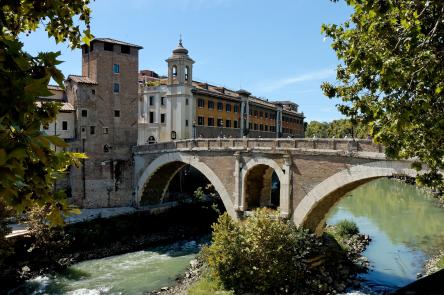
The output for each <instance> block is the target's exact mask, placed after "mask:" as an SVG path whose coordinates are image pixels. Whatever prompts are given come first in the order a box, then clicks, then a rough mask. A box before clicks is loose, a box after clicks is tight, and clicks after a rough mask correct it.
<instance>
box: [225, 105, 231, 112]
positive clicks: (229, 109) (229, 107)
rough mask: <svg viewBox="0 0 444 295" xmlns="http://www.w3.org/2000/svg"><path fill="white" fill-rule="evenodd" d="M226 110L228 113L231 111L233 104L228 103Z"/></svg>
mask: <svg viewBox="0 0 444 295" xmlns="http://www.w3.org/2000/svg"><path fill="white" fill-rule="evenodd" d="M225 110H226V111H227V113H229V112H231V104H229V103H227V104H226V105H225Z"/></svg>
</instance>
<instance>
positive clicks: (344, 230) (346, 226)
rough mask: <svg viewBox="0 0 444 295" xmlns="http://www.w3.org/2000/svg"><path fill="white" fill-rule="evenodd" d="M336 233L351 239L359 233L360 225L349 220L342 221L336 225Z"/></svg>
mask: <svg viewBox="0 0 444 295" xmlns="http://www.w3.org/2000/svg"><path fill="white" fill-rule="evenodd" d="M336 231H337V233H338V235H339V236H341V237H343V238H344V237H351V236H353V235H356V234H358V233H359V227H358V225H357V224H356V223H355V222H354V221H352V220H348V219H344V220H341V221H340V222H339V223H338V224H336Z"/></svg>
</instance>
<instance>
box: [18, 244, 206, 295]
mask: <svg viewBox="0 0 444 295" xmlns="http://www.w3.org/2000/svg"><path fill="white" fill-rule="evenodd" d="M199 248H200V247H199V245H198V243H197V242H196V241H184V242H180V243H175V244H172V245H169V246H165V247H157V248H153V249H150V250H145V251H138V252H133V253H128V254H123V255H117V256H112V257H107V258H102V259H95V260H88V261H84V262H80V263H77V264H75V265H73V266H71V267H70V268H69V269H68V270H67V272H65V273H63V274H60V275H57V276H45V277H37V278H35V279H33V280H30V281H28V282H27V284H26V286H25V287H24V288H23V289H24V290H23V291H20V292H22V294H70V295H76V294H91V295H93V294H94V295H95V294H144V292H146V291H152V290H155V289H160V288H161V287H164V286H168V285H171V284H173V282H174V279H175V278H176V277H177V276H178V275H179V274H180V273H183V272H184V271H185V269H186V268H187V266H188V265H189V263H190V260H192V259H193V258H194V257H195V255H196V253H197V252H198V251H199Z"/></svg>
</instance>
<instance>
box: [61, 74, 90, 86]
mask: <svg viewBox="0 0 444 295" xmlns="http://www.w3.org/2000/svg"><path fill="white" fill-rule="evenodd" d="M68 80H72V81H74V82H76V83H79V84H91V85H97V82H96V81H94V80H93V79H91V78H89V77H85V76H77V75H69V76H68Z"/></svg>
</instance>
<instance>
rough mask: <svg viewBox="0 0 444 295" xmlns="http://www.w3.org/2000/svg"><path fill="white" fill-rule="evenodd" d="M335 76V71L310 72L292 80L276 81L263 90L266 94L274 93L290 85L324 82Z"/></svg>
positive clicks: (291, 78)
mask: <svg viewBox="0 0 444 295" xmlns="http://www.w3.org/2000/svg"><path fill="white" fill-rule="evenodd" d="M334 74H335V70H334V69H322V70H319V71H315V72H309V73H305V74H301V75H298V76H294V77H290V78H284V79H280V80H275V81H272V82H271V83H269V84H268V85H265V86H264V87H263V90H264V91H266V92H272V91H274V90H276V89H280V88H283V87H286V86H289V85H293V84H297V83H300V82H306V81H316V80H322V79H326V78H328V77H331V76H333V75H334Z"/></svg>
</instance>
